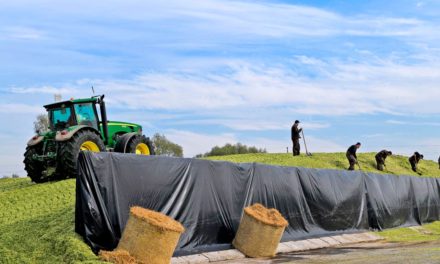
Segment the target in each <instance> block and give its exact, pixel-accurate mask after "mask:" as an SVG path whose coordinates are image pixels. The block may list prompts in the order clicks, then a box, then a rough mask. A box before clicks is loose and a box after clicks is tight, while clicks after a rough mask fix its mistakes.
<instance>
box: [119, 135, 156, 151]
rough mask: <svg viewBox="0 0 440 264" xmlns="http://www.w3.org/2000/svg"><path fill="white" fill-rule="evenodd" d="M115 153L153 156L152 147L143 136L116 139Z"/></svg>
mask: <svg viewBox="0 0 440 264" xmlns="http://www.w3.org/2000/svg"><path fill="white" fill-rule="evenodd" d="M115 152H121V153H134V154H139V155H154V154H155V153H154V147H153V143H152V142H151V140H150V138H148V137H145V136H144V135H130V134H125V135H122V136H120V137H119V138H118V141H117V142H116V145H115Z"/></svg>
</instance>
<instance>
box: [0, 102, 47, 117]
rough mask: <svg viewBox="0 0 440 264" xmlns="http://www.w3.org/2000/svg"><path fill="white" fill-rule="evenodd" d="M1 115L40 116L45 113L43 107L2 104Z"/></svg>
mask: <svg viewBox="0 0 440 264" xmlns="http://www.w3.org/2000/svg"><path fill="white" fill-rule="evenodd" d="M0 113H2V114H40V113H45V110H44V108H42V107H41V106H34V105H27V104H15V103H13V104H0Z"/></svg>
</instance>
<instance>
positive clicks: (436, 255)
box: [221, 241, 440, 264]
mask: <svg viewBox="0 0 440 264" xmlns="http://www.w3.org/2000/svg"><path fill="white" fill-rule="evenodd" d="M221 263H228V264H233V263H234V264H238V263H259V264H266V263H267V264H269V263H271V264H272V263H295V264H296V263H312V264H321V263H322V264H323V263H343V264H360V263H372V264H373V263H374V264H377V263H387V264H393V263H396V264H404V263H411V264H418V263H420V264H421V263H424V264H425V263H440V241H434V242H426V243H412V244H399V243H386V242H376V243H360V244H354V245H346V246H340V247H332V248H325V249H318V250H311V251H307V252H296V253H290V254H282V255H277V256H276V257H275V258H273V259H270V260H269V259H258V260H256V259H241V260H238V261H229V262H228V261H225V262H221Z"/></svg>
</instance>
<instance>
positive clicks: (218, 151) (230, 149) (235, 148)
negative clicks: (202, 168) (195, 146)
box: [196, 143, 266, 158]
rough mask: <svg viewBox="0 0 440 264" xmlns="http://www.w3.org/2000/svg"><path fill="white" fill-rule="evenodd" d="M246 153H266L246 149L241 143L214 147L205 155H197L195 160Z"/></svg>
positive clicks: (260, 150)
mask: <svg viewBox="0 0 440 264" xmlns="http://www.w3.org/2000/svg"><path fill="white" fill-rule="evenodd" d="M246 153H266V149H259V148H257V147H253V146H251V147H248V146H246V145H243V144H241V143H237V144H234V145H232V144H229V143H228V144H226V145H224V146H223V147H219V146H215V147H213V148H212V149H211V151H209V152H206V153H205V154H198V155H196V158H202V157H210V156H225V155H233V154H246Z"/></svg>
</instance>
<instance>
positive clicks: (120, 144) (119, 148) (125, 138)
mask: <svg viewBox="0 0 440 264" xmlns="http://www.w3.org/2000/svg"><path fill="white" fill-rule="evenodd" d="M138 135H139V133H138V132H130V133H126V134H123V135H122V136H120V137H119V138H118V141H117V142H116V145H115V149H114V151H115V152H120V153H125V151H126V150H127V145H128V143H129V142H130V140H131V139H132V138H133V137H135V136H138Z"/></svg>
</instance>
